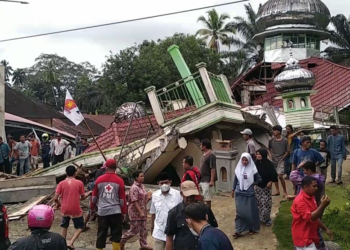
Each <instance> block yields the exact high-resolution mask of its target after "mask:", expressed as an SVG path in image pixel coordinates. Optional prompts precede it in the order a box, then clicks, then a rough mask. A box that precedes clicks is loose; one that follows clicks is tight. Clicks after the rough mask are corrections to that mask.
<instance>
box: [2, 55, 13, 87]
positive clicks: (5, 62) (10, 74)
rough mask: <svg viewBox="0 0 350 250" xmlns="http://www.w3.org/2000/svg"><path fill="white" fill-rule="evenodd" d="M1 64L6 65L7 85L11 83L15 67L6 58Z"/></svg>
mask: <svg viewBox="0 0 350 250" xmlns="http://www.w3.org/2000/svg"><path fill="white" fill-rule="evenodd" d="M1 64H2V65H4V66H5V82H6V84H7V85H9V84H10V77H11V76H12V72H13V69H12V67H11V66H10V63H9V62H8V61H6V60H2V61H1Z"/></svg>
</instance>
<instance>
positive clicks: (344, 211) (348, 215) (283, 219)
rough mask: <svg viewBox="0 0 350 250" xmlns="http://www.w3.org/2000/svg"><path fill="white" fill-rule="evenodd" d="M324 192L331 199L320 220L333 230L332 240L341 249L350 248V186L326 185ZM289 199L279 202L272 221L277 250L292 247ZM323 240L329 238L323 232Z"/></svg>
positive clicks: (286, 249)
mask: <svg viewBox="0 0 350 250" xmlns="http://www.w3.org/2000/svg"><path fill="white" fill-rule="evenodd" d="M326 194H327V195H328V196H329V197H330V199H331V204H330V206H329V207H328V208H327V209H326V210H325V212H324V215H323V218H322V221H323V223H324V224H325V225H326V226H327V227H328V228H329V229H330V230H331V231H332V232H333V234H334V242H336V243H338V244H340V245H341V246H342V247H343V249H350V237H349V232H350V200H349V198H350V196H349V195H350V187H349V186H347V188H342V187H339V186H337V187H333V186H326ZM291 206H292V202H291V201H286V202H282V203H281V208H280V210H279V213H278V215H277V217H276V219H275V221H274V227H273V231H274V233H275V235H276V237H277V240H278V243H279V247H278V249H279V250H289V249H293V241H292V232H291V225H292V220H293V217H292V214H291V212H290V208H291ZM324 237H325V240H326V241H327V240H329V239H328V237H327V235H326V234H324Z"/></svg>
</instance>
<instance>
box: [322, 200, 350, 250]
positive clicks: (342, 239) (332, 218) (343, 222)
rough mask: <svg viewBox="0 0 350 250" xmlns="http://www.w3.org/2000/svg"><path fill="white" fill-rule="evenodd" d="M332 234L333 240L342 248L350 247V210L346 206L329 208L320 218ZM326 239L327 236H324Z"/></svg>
mask: <svg viewBox="0 0 350 250" xmlns="http://www.w3.org/2000/svg"><path fill="white" fill-rule="evenodd" d="M322 221H323V223H324V224H325V225H327V226H328V227H329V228H330V229H331V230H332V232H333V234H334V239H335V242H337V243H339V244H340V245H341V246H342V247H343V249H350V237H349V232H350V210H349V207H347V208H338V207H336V208H333V209H329V210H328V213H327V214H325V215H324V216H323V218H322ZM326 239H327V237H326Z"/></svg>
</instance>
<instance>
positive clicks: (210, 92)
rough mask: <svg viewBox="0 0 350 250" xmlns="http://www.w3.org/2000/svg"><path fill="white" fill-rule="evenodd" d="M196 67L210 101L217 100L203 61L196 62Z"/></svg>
mask: <svg viewBox="0 0 350 250" xmlns="http://www.w3.org/2000/svg"><path fill="white" fill-rule="evenodd" d="M196 67H197V68H198V70H199V74H200V75H201V77H202V81H203V84H204V87H205V89H206V91H207V93H208V96H209V100H210V102H215V101H217V100H218V98H217V96H216V94H215V91H214V88H213V85H212V84H211V81H210V78H209V75H208V72H207V69H206V67H207V65H206V64H205V63H204V62H201V63H198V64H196Z"/></svg>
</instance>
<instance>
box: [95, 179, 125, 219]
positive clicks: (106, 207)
mask: <svg viewBox="0 0 350 250" xmlns="http://www.w3.org/2000/svg"><path fill="white" fill-rule="evenodd" d="M96 206H97V208H98V210H97V214H98V215H99V216H107V215H111V214H120V213H123V214H126V212H127V205H126V199H125V186H124V181H123V179H122V178H120V177H119V176H118V175H116V174H115V173H111V172H107V173H105V174H104V175H101V176H100V177H98V178H97V180H96V182H95V186H94V190H93V191H92V202H91V206H90V208H91V209H92V210H94V209H95V207H96Z"/></svg>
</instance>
